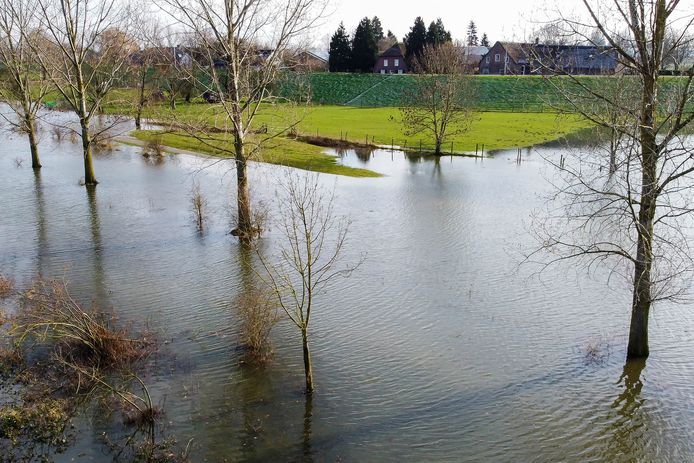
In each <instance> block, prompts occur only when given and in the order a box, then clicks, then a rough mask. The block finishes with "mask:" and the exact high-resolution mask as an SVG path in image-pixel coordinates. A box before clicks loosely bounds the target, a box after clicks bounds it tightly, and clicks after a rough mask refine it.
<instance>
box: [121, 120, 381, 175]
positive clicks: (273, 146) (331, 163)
mask: <svg viewBox="0 0 694 463" xmlns="http://www.w3.org/2000/svg"><path fill="white" fill-rule="evenodd" d="M130 135H131V136H132V137H134V138H137V139H138V140H141V141H144V142H149V141H152V140H160V141H161V143H162V144H163V145H165V146H170V147H173V148H179V149H182V150H187V151H194V152H199V153H205V154H210V155H212V156H219V157H231V153H230V152H229V151H228V148H227V149H225V148H224V147H230V146H231V142H230V140H229V139H228V138H226V136H225V135H224V134H216V135H213V136H210V137H208V138H207V139H206V141H205V143H201V142H200V141H199V140H198V139H196V138H195V137H193V136H191V135H189V134H186V133H183V132H168V131H167V132H162V131H153V130H141V131H135V132H132V133H131V134H130ZM253 160H255V161H258V162H266V163H269V164H276V165H281V166H287V167H294V168H297V169H303V170H309V171H314V172H321V173H325V174H334V175H345V176H348V177H380V176H381V174H379V173H377V172H374V171H371V170H367V169H358V168H354V167H347V166H343V165H340V164H339V163H338V161H337V159H336V158H335V157H334V156H330V155H327V154H325V153H323V149H322V148H320V147H318V146H313V145H307V144H305V143H301V142H298V141H294V140H290V139H288V138H276V139H274V140H272V141H269V142H267V143H266V144H264V145H263V149H262V151H261V152H260V153H259V154H258V156H255V157H253Z"/></svg>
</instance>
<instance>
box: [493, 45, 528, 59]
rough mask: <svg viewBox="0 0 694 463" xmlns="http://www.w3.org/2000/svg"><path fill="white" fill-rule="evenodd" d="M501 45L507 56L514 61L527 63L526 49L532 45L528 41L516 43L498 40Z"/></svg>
mask: <svg viewBox="0 0 694 463" xmlns="http://www.w3.org/2000/svg"><path fill="white" fill-rule="evenodd" d="M499 43H501V46H502V47H504V50H506V53H507V54H508V56H509V57H510V58H511V59H512V60H513V61H514V62H516V63H527V62H528V55H527V53H526V50H527V49H528V48H529V47H532V44H529V43H518V42H499Z"/></svg>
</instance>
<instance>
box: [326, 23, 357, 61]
mask: <svg viewBox="0 0 694 463" xmlns="http://www.w3.org/2000/svg"><path fill="white" fill-rule="evenodd" d="M351 61H352V45H351V44H350V42H349V36H348V35H347V32H345V26H344V24H342V23H340V27H338V28H337V31H335V33H334V34H333V36H332V37H331V38H330V55H329V57H328V66H329V69H330V72H348V71H349V70H350V67H351Z"/></svg>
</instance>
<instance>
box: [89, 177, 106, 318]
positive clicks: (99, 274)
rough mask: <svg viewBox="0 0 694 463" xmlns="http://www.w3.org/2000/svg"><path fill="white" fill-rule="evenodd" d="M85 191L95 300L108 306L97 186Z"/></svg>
mask: <svg viewBox="0 0 694 463" xmlns="http://www.w3.org/2000/svg"><path fill="white" fill-rule="evenodd" d="M85 190H86V192H87V205H88V207H89V209H88V212H89V226H90V232H91V240H92V243H91V244H92V246H91V247H92V263H93V272H94V273H93V281H94V285H93V289H94V299H95V300H96V301H99V302H100V303H101V304H102V305H106V304H107V301H108V291H107V290H106V276H105V273H104V250H103V245H102V242H101V220H100V219H99V206H98V203H97V199H96V185H87V186H86V188H85Z"/></svg>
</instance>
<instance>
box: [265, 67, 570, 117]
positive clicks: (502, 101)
mask: <svg viewBox="0 0 694 463" xmlns="http://www.w3.org/2000/svg"><path fill="white" fill-rule="evenodd" d="M416 79H417V76H415V75H412V74H403V75H382V74H346V73H314V74H308V75H302V76H301V77H297V76H296V75H294V74H287V75H286V76H285V77H284V78H283V79H282V80H281V81H280V82H279V83H278V84H277V87H276V92H277V94H278V95H279V96H282V97H284V98H288V99H295V98H296V95H298V94H300V93H301V90H302V89H307V88H308V89H309V90H310V95H311V101H312V102H313V103H316V104H328V105H349V106H357V107H389V106H399V105H400V102H401V99H402V95H403V93H404V92H405V91H406V90H407V89H408V88H411V87H412V86H413V85H414V84H415V81H416ZM474 79H475V80H476V81H477V84H478V85H479V87H478V89H479V90H478V91H479V94H478V98H479V101H478V109H479V110H480V111H513V112H544V111H556V109H557V107H558V106H559V105H561V103H562V98H561V95H559V94H558V93H557V92H556V91H555V90H554V88H553V87H552V85H551V84H549V83H548V82H547V81H546V80H544V79H542V78H541V77H538V76H475V77H474Z"/></svg>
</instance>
